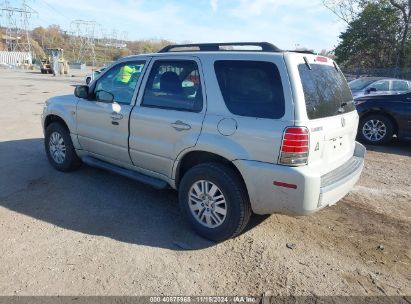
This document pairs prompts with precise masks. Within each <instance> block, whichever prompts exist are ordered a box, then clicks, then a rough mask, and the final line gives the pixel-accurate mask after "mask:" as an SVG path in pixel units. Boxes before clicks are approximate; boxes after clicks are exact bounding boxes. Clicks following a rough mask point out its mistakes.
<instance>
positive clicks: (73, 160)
mask: <svg viewBox="0 0 411 304" xmlns="http://www.w3.org/2000/svg"><path fill="white" fill-rule="evenodd" d="M45 133H46V134H45V140H44V145H45V149H46V154H47V158H48V160H49V162H50V164H51V165H52V166H53V167H54V168H55V169H57V170H59V171H63V172H66V171H71V170H74V169H76V168H78V167H79V166H80V164H81V161H80V159H79V158H78V156H77V154H76V151H75V149H74V146H73V143H72V141H71V137H70V133H69V131H68V130H67V129H66V128H65V127H64V126H63V125H62V124H61V123H58V122H53V123H51V124H50V125H49V126H48V127H47V129H46V132H45Z"/></svg>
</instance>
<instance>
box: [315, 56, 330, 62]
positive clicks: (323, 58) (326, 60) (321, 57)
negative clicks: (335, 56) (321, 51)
mask: <svg viewBox="0 0 411 304" xmlns="http://www.w3.org/2000/svg"><path fill="white" fill-rule="evenodd" d="M317 61H319V62H328V58H327V57H323V56H317Z"/></svg>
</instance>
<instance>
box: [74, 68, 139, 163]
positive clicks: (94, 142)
mask: <svg viewBox="0 0 411 304" xmlns="http://www.w3.org/2000/svg"><path fill="white" fill-rule="evenodd" d="M144 65H145V61H144V60H143V61H141V60H140V61H127V62H122V63H119V64H117V65H115V66H113V67H111V68H110V69H109V70H107V71H105V72H104V74H103V75H102V76H101V77H99V78H98V80H97V81H96V82H95V83H93V84H92V86H91V87H90V91H91V92H92V94H91V95H92V97H91V98H90V100H86V99H82V100H80V102H79V103H78V105H77V134H78V139H79V142H80V145H81V147H82V148H83V149H84V150H86V151H88V152H90V153H92V154H93V156H95V157H97V158H102V159H105V160H108V161H116V162H121V163H126V164H131V160H130V156H129V153H128V134H129V133H128V122H129V117H130V112H131V110H132V108H133V106H134V100H135V96H136V88H138V84H139V82H140V81H141V80H140V75H141V74H142V72H143V70H144Z"/></svg>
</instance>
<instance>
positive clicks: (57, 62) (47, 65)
mask: <svg viewBox="0 0 411 304" xmlns="http://www.w3.org/2000/svg"><path fill="white" fill-rule="evenodd" d="M45 53H46V56H47V57H46V58H44V59H43V60H42V61H41V63H40V71H41V73H42V74H53V75H54V76H56V75H57V74H58V75H63V74H64V75H67V74H69V73H70V67H69V64H68V62H67V60H65V59H64V50H63V49H57V48H54V49H52V48H50V49H46V52H45Z"/></svg>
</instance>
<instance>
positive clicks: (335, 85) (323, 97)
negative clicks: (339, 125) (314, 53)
mask: <svg viewBox="0 0 411 304" xmlns="http://www.w3.org/2000/svg"><path fill="white" fill-rule="evenodd" d="M310 67H311V70H310V69H309V68H308V66H307V65H305V64H300V65H299V66H298V71H299V73H300V78H301V82H302V85H303V90H304V96H305V104H306V108H307V115H308V118H309V119H316V118H323V117H329V116H334V115H339V114H342V113H347V112H351V111H354V110H355V106H354V104H353V102H352V100H353V97H352V94H351V91H350V88H349V87H348V84H347V81H346V80H345V78H344V76H343V75H342V73H341V72H340V71H339V70H337V69H336V68H335V67H334V66H329V65H323V64H311V65H310Z"/></svg>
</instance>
